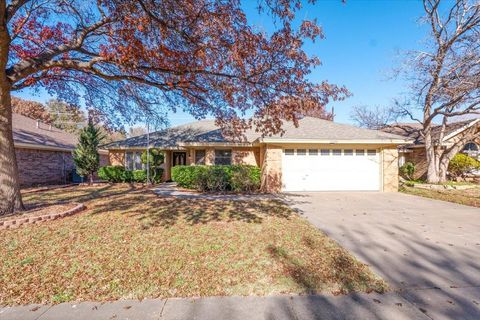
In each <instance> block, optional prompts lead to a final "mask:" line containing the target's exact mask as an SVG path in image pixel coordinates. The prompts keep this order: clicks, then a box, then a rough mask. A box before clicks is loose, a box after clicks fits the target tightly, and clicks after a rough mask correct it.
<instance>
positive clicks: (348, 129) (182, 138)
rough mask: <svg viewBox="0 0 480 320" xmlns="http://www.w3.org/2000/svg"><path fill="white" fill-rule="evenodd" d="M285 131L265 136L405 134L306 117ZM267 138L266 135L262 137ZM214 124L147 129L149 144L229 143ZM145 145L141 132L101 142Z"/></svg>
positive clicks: (252, 136)
mask: <svg viewBox="0 0 480 320" xmlns="http://www.w3.org/2000/svg"><path fill="white" fill-rule="evenodd" d="M283 129H284V130H285V133H284V134H283V136H282V135H280V134H278V135H274V136H272V137H268V139H269V140H278V141H281V140H294V139H298V140H329V141H330V140H399V139H400V140H405V138H404V137H401V136H398V135H393V134H389V133H386V132H382V131H378V130H369V129H363V128H357V127H354V126H351V125H346V124H340V123H336V122H333V121H329V120H323V119H318V118H313V117H305V118H303V119H301V120H299V127H298V128H297V127H295V126H294V124H293V123H291V122H285V123H284V125H283ZM260 138H261V134H260V133H258V132H255V130H247V131H246V132H245V133H244V142H247V143H252V142H254V141H256V140H258V139H260ZM265 139H267V138H265ZM230 142H236V141H234V140H233V139H230V138H227V137H225V136H224V135H223V134H222V131H221V130H220V128H219V127H218V126H216V125H215V121H214V120H201V121H196V122H192V123H188V124H185V125H181V126H176V127H172V128H167V129H165V130H160V131H156V132H152V133H150V145H151V146H153V147H157V148H175V147H177V146H178V144H179V143H230ZM146 145H147V136H146V135H141V136H137V137H132V138H128V139H125V140H121V141H116V142H112V143H109V144H106V145H104V146H103V148H106V149H115V148H142V147H145V146H146Z"/></svg>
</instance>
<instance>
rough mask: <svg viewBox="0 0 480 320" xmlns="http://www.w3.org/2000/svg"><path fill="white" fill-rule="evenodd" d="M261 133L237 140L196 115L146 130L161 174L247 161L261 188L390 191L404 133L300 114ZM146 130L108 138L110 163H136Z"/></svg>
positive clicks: (394, 186)
mask: <svg viewBox="0 0 480 320" xmlns="http://www.w3.org/2000/svg"><path fill="white" fill-rule="evenodd" d="M283 129H284V130H285V133H284V134H283V135H282V136H281V135H276V136H272V137H261V135H260V134H259V133H256V132H255V131H254V130H249V131H247V132H246V133H245V134H244V139H243V140H242V141H243V142H238V141H234V140H232V139H229V138H227V137H225V136H224V135H222V132H221V130H220V129H219V128H218V127H217V126H216V125H215V123H214V121H213V120H202V121H197V122H193V123H190V124H186V125H182V126H178V127H173V128H169V129H165V130H161V131H157V132H154V133H151V134H150V147H155V148H159V149H161V150H164V151H165V154H166V157H165V171H164V175H165V176H164V179H165V180H170V179H171V167H172V166H176V165H196V164H199V165H200V164H201V165H203V164H205V165H213V164H223V165H225V164H249V165H255V166H259V167H260V168H261V169H262V188H263V189H264V190H265V191H270V192H279V191H338V190H375V191H396V190H397V188H398V149H397V147H398V146H399V145H402V144H405V143H406V142H407V140H406V139H405V138H404V137H401V136H397V135H393V134H388V133H384V132H381V131H376V130H368V129H361V128H357V127H354V126H350V125H344V124H339V123H335V122H332V121H328V120H322V119H318V118H311V117H305V118H303V119H301V120H300V122H299V127H298V128H296V127H295V126H294V125H293V124H292V123H290V122H287V123H285V124H284V126H283ZM146 145H147V137H146V135H142V136H138V137H133V138H129V139H126V140H122V141H118V142H113V143H110V144H107V145H105V146H104V148H106V149H108V150H109V156H110V163H111V164H112V165H122V166H125V167H126V168H128V169H130V170H131V169H141V168H142V164H141V161H140V155H141V153H142V152H143V151H144V150H145V149H146Z"/></svg>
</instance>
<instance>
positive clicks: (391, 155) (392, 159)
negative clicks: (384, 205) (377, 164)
mask: <svg viewBox="0 0 480 320" xmlns="http://www.w3.org/2000/svg"><path fill="white" fill-rule="evenodd" d="M382 159H383V161H382V166H383V167H382V168H383V191H387V192H392V191H398V149H397V148H389V149H383V150H382Z"/></svg>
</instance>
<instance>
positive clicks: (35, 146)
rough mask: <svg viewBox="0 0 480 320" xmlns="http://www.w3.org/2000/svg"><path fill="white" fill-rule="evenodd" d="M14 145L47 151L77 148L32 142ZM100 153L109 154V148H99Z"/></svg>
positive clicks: (67, 150) (69, 150) (14, 144)
mask: <svg viewBox="0 0 480 320" xmlns="http://www.w3.org/2000/svg"><path fill="white" fill-rule="evenodd" d="M13 146H14V147H15V148H19V149H30V150H45V151H62V152H72V151H73V150H74V149H75V148H74V147H73V148H66V147H55V146H46V145H42V144H30V143H17V142H14V143H13ZM98 153H99V154H104V155H108V150H106V149H99V150H98Z"/></svg>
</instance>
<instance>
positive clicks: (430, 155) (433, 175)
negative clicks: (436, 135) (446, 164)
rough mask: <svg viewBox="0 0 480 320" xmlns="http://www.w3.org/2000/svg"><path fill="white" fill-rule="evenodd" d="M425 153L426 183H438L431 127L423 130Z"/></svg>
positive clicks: (436, 161) (436, 160) (437, 165)
mask: <svg viewBox="0 0 480 320" xmlns="http://www.w3.org/2000/svg"><path fill="white" fill-rule="evenodd" d="M424 135H425V152H426V155H427V182H428V183H438V182H439V180H440V178H439V158H438V157H437V154H436V152H435V146H434V144H433V141H432V134H431V126H430V125H428V126H427V127H426V128H425V129H424Z"/></svg>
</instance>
